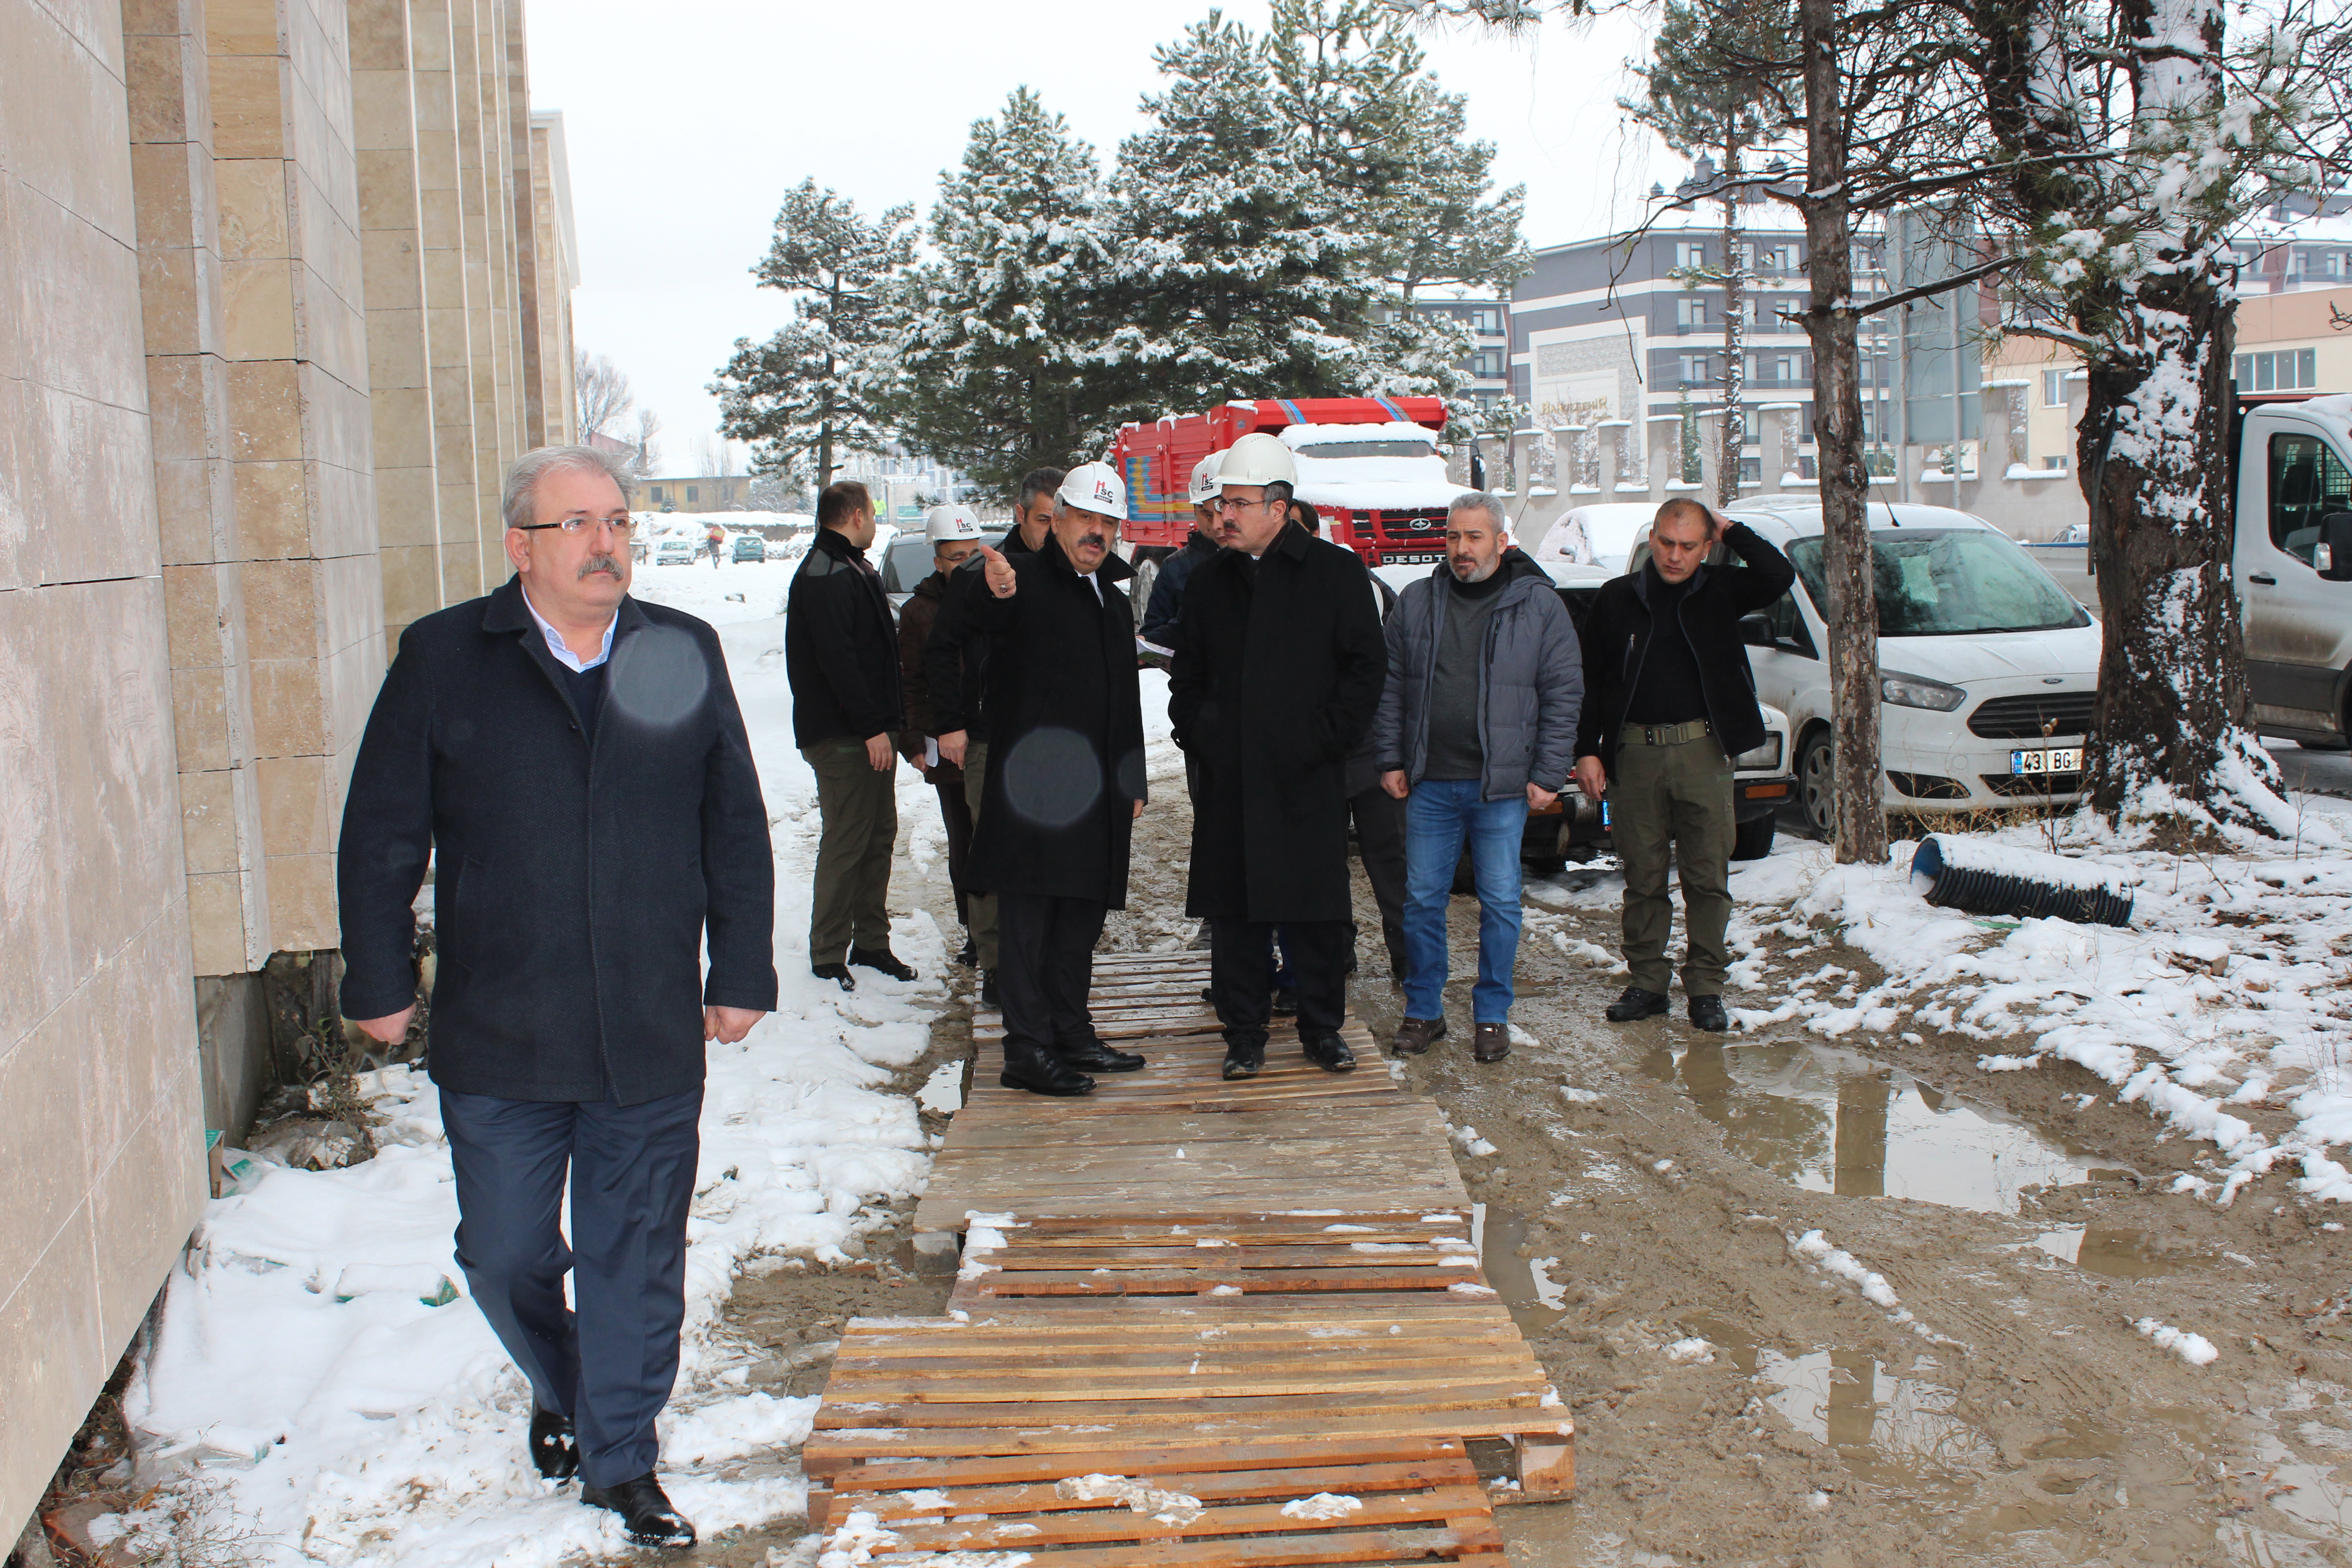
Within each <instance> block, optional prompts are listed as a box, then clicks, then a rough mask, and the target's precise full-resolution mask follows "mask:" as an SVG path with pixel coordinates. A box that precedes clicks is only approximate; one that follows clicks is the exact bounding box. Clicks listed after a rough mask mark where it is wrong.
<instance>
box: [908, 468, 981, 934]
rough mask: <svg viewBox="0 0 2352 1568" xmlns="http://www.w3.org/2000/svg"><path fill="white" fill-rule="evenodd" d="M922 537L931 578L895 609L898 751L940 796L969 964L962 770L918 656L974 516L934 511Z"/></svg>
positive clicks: (967, 833)
mask: <svg viewBox="0 0 2352 1568" xmlns="http://www.w3.org/2000/svg"><path fill="white" fill-rule="evenodd" d="M923 531H924V533H925V534H926V536H928V537H929V540H930V542H931V574H930V575H929V576H928V577H926V578H924V579H923V580H922V581H921V582H919V583H918V584H915V591H914V592H913V593H912V594H910V595H908V597H907V602H906V603H905V604H903V605H899V606H898V680H899V684H900V687H901V689H903V690H904V691H905V693H906V698H907V723H908V729H907V730H906V731H904V733H903V734H902V736H901V737H900V747H899V749H900V751H901V752H903V753H904V755H905V756H906V759H907V761H908V762H909V763H913V764H914V766H915V767H916V768H917V769H918V770H919V771H920V772H921V773H922V775H923V782H924V783H925V784H929V785H930V786H931V787H932V788H933V789H935V790H937V791H939V793H940V824H941V826H944V827H946V829H947V835H948V882H949V884H950V886H951V887H952V888H953V889H955V906H956V921H957V923H959V924H961V926H962V927H963V931H964V937H963V951H962V952H959V953H958V954H956V962H957V963H963V964H969V963H972V962H973V961H974V960H975V959H976V958H977V957H978V956H979V946H978V943H977V942H976V941H975V940H974V938H973V936H972V929H971V892H970V889H969V881H968V871H967V868H966V866H965V863H964V861H965V856H966V854H967V852H968V851H969V850H970V848H971V797H970V796H969V795H967V794H966V793H965V789H964V779H963V769H962V768H961V767H960V766H959V765H957V764H956V763H951V762H950V761H948V760H947V759H946V758H945V757H943V756H940V754H939V750H938V748H939V741H938V735H939V732H940V731H939V723H938V720H937V716H936V714H935V712H934V710H933V708H932V704H931V677H930V670H929V661H928V660H927V659H926V658H925V657H924V655H925V652H926V650H927V649H928V648H929V645H930V637H931V627H932V626H933V624H934V623H935V622H937V621H938V619H939V613H940V598H941V596H942V595H944V594H945V592H946V590H947V585H948V574H950V573H951V572H953V571H954V570H955V569H956V568H957V567H959V566H961V565H962V564H963V563H965V562H966V561H969V560H971V558H972V556H973V555H975V554H977V553H978V552H979V550H980V517H979V515H978V514H977V513H975V512H974V511H973V510H971V508H970V507H968V506H935V507H933V508H931V510H930V514H929V516H928V517H927V518H925V519H924V521H923ZM992 956H993V955H992Z"/></svg>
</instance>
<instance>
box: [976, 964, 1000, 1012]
mask: <svg viewBox="0 0 2352 1568" xmlns="http://www.w3.org/2000/svg"><path fill="white" fill-rule="evenodd" d="M980 1005H982V1006H983V1007H1001V1006H1003V1005H1004V1004H1003V1001H1002V999H1000V998H999V997H998V995H997V994H996V971H994V970H993V969H983V970H982V971H981V972H980Z"/></svg>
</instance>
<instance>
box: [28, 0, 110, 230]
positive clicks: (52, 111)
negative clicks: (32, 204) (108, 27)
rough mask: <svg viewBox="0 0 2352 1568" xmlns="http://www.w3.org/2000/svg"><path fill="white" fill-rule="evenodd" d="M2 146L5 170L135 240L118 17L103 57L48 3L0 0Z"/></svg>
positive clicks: (65, 206) (69, 208)
mask: <svg viewBox="0 0 2352 1568" xmlns="http://www.w3.org/2000/svg"><path fill="white" fill-rule="evenodd" d="M0 39H5V40H6V42H5V47H0V148H5V149H6V155H7V160H8V172H9V174H11V175H12V176H13V177H14V178H16V180H18V181H20V182H22V183H23V184H24V185H25V186H26V188H27V189H28V190H29V191H32V192H35V193H37V194H38V195H43V196H46V197H47V198H48V200H49V201H51V202H53V203H55V204H56V205H58V206H59V207H61V208H63V209H64V210H65V211H67V212H70V213H72V214H74V215H75V216H78V217H79V218H80V219H81V221H83V222H84V223H88V224H89V225H91V226H95V227H96V228H98V229H99V230H100V231H101V232H102V233H105V234H107V235H108V236H110V237H112V238H113V239H114V241H115V242H116V243H117V244H119V245H129V244H131V242H132V219H131V159H130V150H131V148H130V143H131V135H130V127H131V107H130V100H129V97H128V94H127V93H126V92H125V90H124V88H123V82H122V68H121V53H122V37H121V31H120V30H119V24H118V26H117V30H116V32H115V34H114V37H113V40H112V42H111V44H110V46H109V47H107V49H106V51H105V54H104V55H103V56H102V57H101V56H100V55H99V54H96V53H93V52H92V50H91V48H90V47H89V43H88V42H86V41H85V40H83V39H81V38H78V37H75V36H74V34H73V32H72V31H71V30H70V29H69V28H68V26H65V25H64V24H63V23H62V22H61V21H60V19H59V17H58V15H57V13H56V12H54V11H53V10H51V9H50V8H49V7H48V6H47V5H40V4H36V3H35V0H0Z"/></svg>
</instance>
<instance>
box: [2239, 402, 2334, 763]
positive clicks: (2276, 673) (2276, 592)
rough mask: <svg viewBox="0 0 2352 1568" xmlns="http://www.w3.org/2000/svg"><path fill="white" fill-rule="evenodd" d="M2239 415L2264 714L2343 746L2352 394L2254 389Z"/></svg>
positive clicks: (2247, 567)
mask: <svg viewBox="0 0 2352 1568" xmlns="http://www.w3.org/2000/svg"><path fill="white" fill-rule="evenodd" d="M2236 419H2237V430H2236V433H2235V434H2236V440H2235V442H2234V444H2233V446H2232V447H2231V449H2232V450H2233V451H2234V452H2235V453H2236V454H2237V465H2236V466H2237V480H2238V497H2237V502H2238V537H2237V545H2236V552H2235V564H2236V568H2237V571H2236V576H2237V581H2238V603H2239V605H2240V607H2241V609H2242V613H2243V615H2244V616H2245V628H2246V684H2247V686H2248V687H2249V688H2250V695H2251V696H2252V699H2253V709H2254V711H2253V720H2254V725H2255V728H2257V729H2259V730H2260V731H2262V732H2263V734H2265V735H2281V736H2285V737H2288V738H2290V739H2293V740H2295V741H2299V742H2302V743H2303V744H2304V745H2305V746H2308V747H2312V748H2314V749H2316V750H2322V751H2335V750H2340V749H2341V748H2342V747H2343V746H2344V744H2345V740H2346V736H2347V733H2352V712H2347V709H2352V548H2347V546H2352V396H2347V395H2344V394H2342V393H2337V394H2335V395H2330V396H2325V397H2307V398H2288V397H2277V398H2265V397H2249V398H2246V399H2244V400H2242V401H2241V402H2240V403H2239V405H2238V407H2237V416H2236Z"/></svg>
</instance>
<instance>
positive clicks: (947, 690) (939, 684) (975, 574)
mask: <svg viewBox="0 0 2352 1568" xmlns="http://www.w3.org/2000/svg"><path fill="white" fill-rule="evenodd" d="M1061 488H1062V470H1061V469H1059V468H1033V469H1031V470H1030V471H1029V472H1028V473H1027V474H1025V475H1024V476H1023V477H1022V480H1021V489H1019V490H1018V491H1016V492H1015V493H1014V496H1013V528H1012V530H1011V531H1009V532H1007V533H1006V534H1005V535H1004V538H1003V542H1002V543H1000V544H999V545H998V546H997V549H998V550H999V551H1001V552H1003V554H1004V555H1005V556H1006V557H1008V558H1010V557H1012V556H1015V555H1026V554H1029V553H1031V552H1034V551H1036V550H1039V549H1042V548H1043V547H1044V545H1045V536H1046V535H1047V534H1048V533H1049V532H1050V531H1052V529H1053V526H1054V492H1055V491H1056V490H1058V489H1061ZM981 591H982V574H981V563H980V558H979V556H978V555H977V554H974V555H973V556H972V557H971V558H970V559H968V560H967V561H965V562H964V563H963V564H962V565H961V566H959V567H957V568H956V570H955V571H954V572H953V573H951V574H950V575H949V577H948V580H947V582H946V584H944V585H943V586H942V588H941V590H940V604H939V608H938V610H937V612H936V614H935V616H934V618H933V620H932V623H931V632H930V637H929V641H928V642H927V643H926V644H925V645H924V648H923V675H924V682H923V684H924V689H925V691H926V693H927V694H928V695H929V698H930V702H931V722H932V723H934V724H936V725H938V726H939V730H938V735H939V742H940V761H942V762H944V763H948V764H950V766H953V767H959V768H961V769H962V770H963V782H964V800H965V803H966V804H967V805H970V806H971V821H972V830H973V831H974V832H975V833H977V832H978V831H979V829H980V812H981V803H982V797H983V794H984V789H985V785H986V784H987V782H988V736H989V719H988V700H987V678H988V652H989V638H988V634H987V633H986V632H983V631H982V630H980V629H979V628H977V627H975V626H972V624H971V619H970V617H969V616H967V614H966V610H967V608H968V607H969V605H971V599H972V595H975V594H977V593H979V592H981ZM965 870H966V872H967V874H969V872H970V870H971V862H970V859H969V858H967V859H966V862H965ZM964 911H965V913H964V919H965V920H966V921H967V922H968V926H967V929H969V930H970V931H971V942H972V956H973V957H974V959H976V960H977V961H978V966H979V970H980V1000H981V1004H982V1005H983V1006H988V1007H993V1006H996V1005H998V1004H999V1003H1000V1002H1001V1001H1002V1000H1003V996H1002V994H1001V993H1000V991H999V988H998V986H997V984H996V970H997V958H998V956H999V955H998V952H997V943H996V894H995V893H994V892H993V891H992V890H990V889H987V888H985V887H984V886H983V885H982V884H980V883H976V882H975V883H973V884H972V887H971V891H969V892H968V893H966V894H965V895H964Z"/></svg>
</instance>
